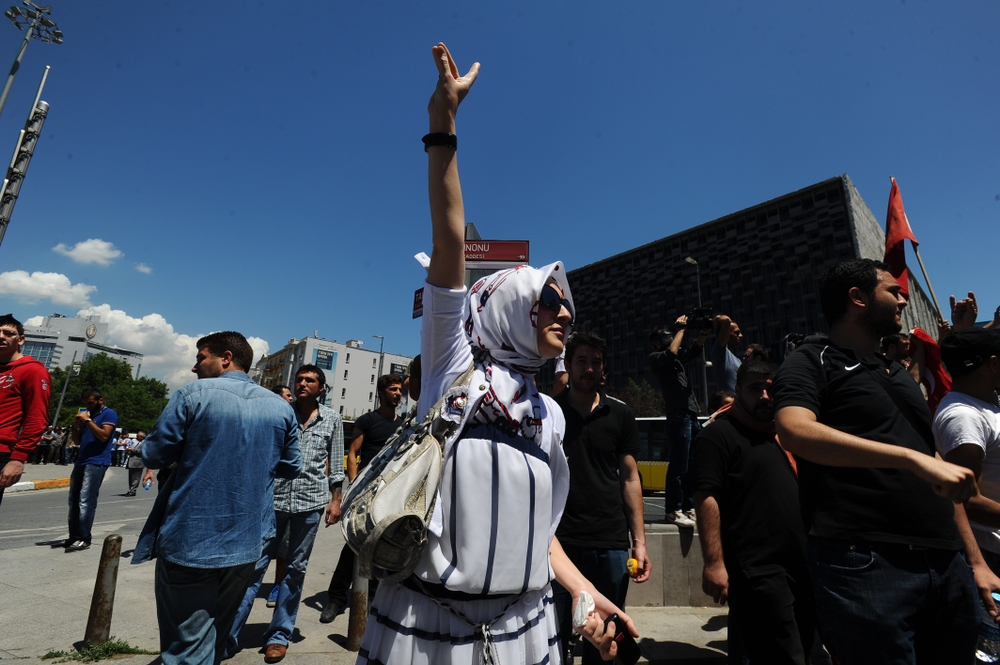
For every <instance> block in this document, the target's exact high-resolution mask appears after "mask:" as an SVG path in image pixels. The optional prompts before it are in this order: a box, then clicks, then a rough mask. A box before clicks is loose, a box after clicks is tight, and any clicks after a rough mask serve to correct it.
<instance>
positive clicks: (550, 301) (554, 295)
mask: <svg viewBox="0 0 1000 665" xmlns="http://www.w3.org/2000/svg"><path fill="white" fill-rule="evenodd" d="M538 304H539V305H540V306H542V307H544V308H545V309H547V310H549V311H550V312H552V313H553V314H555V315H556V316H559V312H560V311H561V310H562V308H563V307H565V308H566V311H567V312H569V315H570V317H572V316H573V307H572V306H571V305H570V304H569V301H568V300H566V299H565V298H560V297H559V292H558V291H556V290H555V289H553V288H552V287H551V286H550V285H548V284H546V285H545V286H543V287H542V294H541V296H539V298H538ZM572 322H573V320H572V318H571V319H570V323H572Z"/></svg>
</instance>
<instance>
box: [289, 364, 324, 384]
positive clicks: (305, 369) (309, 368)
mask: <svg viewBox="0 0 1000 665" xmlns="http://www.w3.org/2000/svg"><path fill="white" fill-rule="evenodd" d="M300 374H315V375H316V378H318V379H319V387H320V389H322V388H324V387H325V386H326V374H324V373H323V370H321V369H320V368H319V367H317V366H316V365H303V366H302V367H300V368H298V369H297V370H295V377H296V378H298V376H299V375H300Z"/></svg>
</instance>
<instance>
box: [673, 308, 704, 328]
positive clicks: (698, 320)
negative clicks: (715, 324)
mask: <svg viewBox="0 0 1000 665" xmlns="http://www.w3.org/2000/svg"><path fill="white" fill-rule="evenodd" d="M684 316H686V317H687V323H686V324H684V325H677V324H675V325H674V328H676V329H677V330H681V329H682V328H687V329H688V330H690V331H692V332H702V331H703V330H711V329H712V310H711V309H710V308H708V307H689V308H688V309H686V310H685V311H684Z"/></svg>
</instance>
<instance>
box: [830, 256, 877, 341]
mask: <svg viewBox="0 0 1000 665" xmlns="http://www.w3.org/2000/svg"><path fill="white" fill-rule="evenodd" d="M879 270H884V271H885V272H889V266H888V264H886V263H883V262H882V261H875V260H873V259H851V260H850V261H843V262H841V263H838V264H836V265H834V266H830V268H828V269H827V271H826V272H825V273H824V274H823V277H822V278H821V279H820V282H819V304H820V307H821V308H822V309H823V316H824V317H825V318H826V323H827V325H830V326H832V325H833V324H835V323H837V322H838V321H840V319H842V318H843V317H844V315H845V314H846V313H847V306H848V303H849V302H850V295H849V292H850V290H851V289H852V288H854V287H857V288H859V289H861V292H862V293H864V294H865V295H866V296H868V297H869V298H871V297H873V296H874V295H875V288H876V287H877V286H878V271H879Z"/></svg>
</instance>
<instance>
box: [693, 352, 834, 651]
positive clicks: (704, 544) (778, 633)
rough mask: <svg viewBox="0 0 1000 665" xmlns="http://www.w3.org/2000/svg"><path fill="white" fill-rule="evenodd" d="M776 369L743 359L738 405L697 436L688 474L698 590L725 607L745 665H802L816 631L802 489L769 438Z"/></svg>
mask: <svg viewBox="0 0 1000 665" xmlns="http://www.w3.org/2000/svg"><path fill="white" fill-rule="evenodd" d="M775 369H776V368H775V366H774V365H772V364H771V363H768V362H764V361H762V360H748V361H747V362H745V363H743V364H742V365H740V367H739V369H738V370H737V372H736V378H735V379H734V381H735V382H736V386H735V387H736V400H735V401H734V402H733V405H732V407H731V408H729V409H728V410H727V411H724V412H723V413H722V414H721V415H719V417H718V418H716V420H715V422H713V423H712V424H711V425H707V426H706V427H705V428H704V429H703V430H702V431H701V434H700V435H698V445H697V446H695V453H694V458H693V462H694V463H693V465H692V472H693V473H694V501H695V509H696V511H697V514H698V536H699V539H700V540H701V552H702V557H703V558H704V560H705V568H704V571H703V573H702V582H701V586H702V589H703V590H704V591H705V593H707V594H708V595H710V596H712V597H713V598H714V599H715V602H717V603H719V604H721V605H725V604H726V601H727V600H728V601H729V603H730V605H731V607H732V611H731V612H730V615H729V619H730V621H731V622H732V623H735V624H736V626H737V627H738V629H739V635H740V639H741V640H742V642H743V646H744V647H745V648H746V655H747V656H749V657H750V662H752V663H770V664H773V665H785V664H787V665H806V662H807V660H806V658H807V656H808V654H809V650H810V647H811V646H812V641H813V631H814V630H815V626H816V619H815V610H814V602H813V591H812V582H811V581H810V579H809V572H808V570H807V567H806V534H805V530H804V529H803V528H802V517H801V515H800V514H799V487H798V483H797V482H796V479H795V471H794V469H793V468H792V465H791V463H790V461H789V459H788V456H787V455H786V453H785V451H784V450H782V449H781V446H779V445H778V442H777V440H776V439H775V437H774V404H773V402H772V401H771V395H770V391H771V389H772V387H771V378H772V376H773V375H774V371H775Z"/></svg>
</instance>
